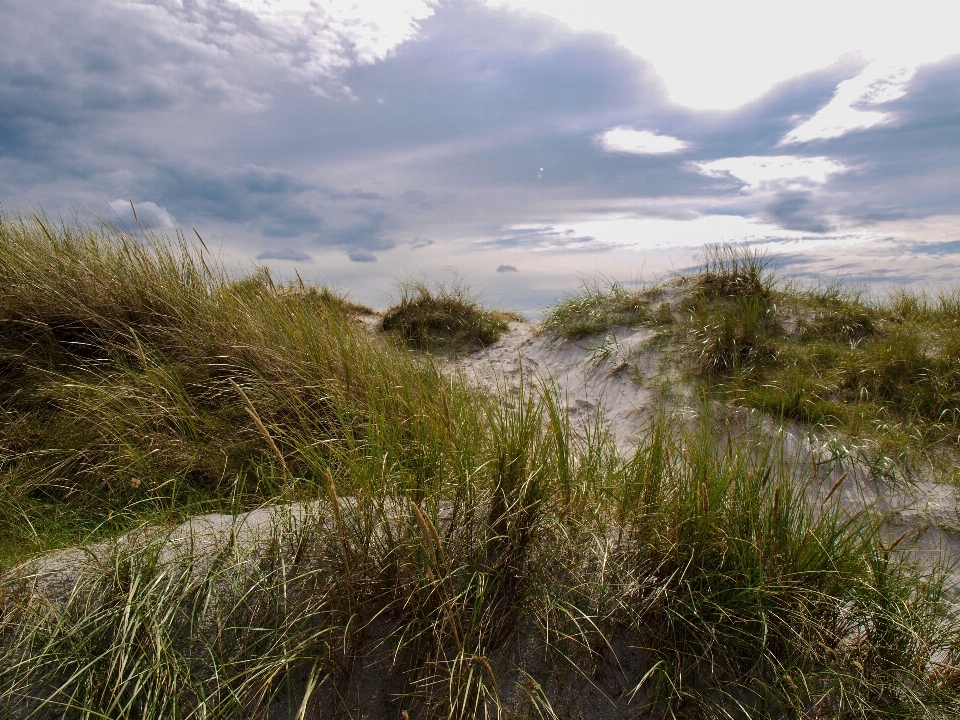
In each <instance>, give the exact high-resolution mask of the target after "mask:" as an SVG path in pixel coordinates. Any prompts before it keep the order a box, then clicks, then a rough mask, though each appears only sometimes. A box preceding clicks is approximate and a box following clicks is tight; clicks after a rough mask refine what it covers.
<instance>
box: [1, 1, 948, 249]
mask: <svg viewBox="0 0 960 720" xmlns="http://www.w3.org/2000/svg"><path fill="white" fill-rule="evenodd" d="M311 18H312V19H310V20H309V22H307V23H306V24H305V25H303V26H302V27H301V26H297V27H292V26H291V27H290V28H286V29H283V28H280V29H278V27H275V26H273V25H270V24H269V23H266V22H264V21H261V20H259V19H258V18H257V17H256V16H255V15H253V14H252V13H250V12H248V11H245V10H241V9H239V8H237V7H234V6H232V5H231V4H230V3H227V2H213V1H212V0H210V1H208V0H194V1H193V2H184V3H178V2H173V0H170V1H169V2H167V1H166V0H156V2H142V3H136V2H133V3H124V4H119V3H113V2H106V1H103V0H101V1H99V2H97V1H94V2H80V1H79V0H48V1H46V2H42V3H22V2H15V1H14V0H0V198H2V199H9V200H13V201H17V200H18V199H19V198H21V197H24V196H27V197H31V198H32V197H39V198H40V199H41V200H50V201H52V202H55V203H64V204H65V203H69V202H73V201H76V200H79V201H82V202H93V201H95V200H96V198H98V197H103V198H107V199H108V200H110V201H112V199H113V198H125V197H134V198H136V199H137V200H138V202H144V203H147V202H149V203H153V204H154V206H155V207H156V209H157V213H158V214H160V215H162V214H163V213H165V212H166V213H169V214H170V215H172V216H173V217H175V218H177V219H178V220H179V221H181V222H183V223H184V224H185V225H191V224H197V225H199V226H203V224H205V223H206V224H213V225H218V224H219V225H222V226H223V227H225V228H228V229H229V228H238V227H240V228H242V229H243V230H244V231H245V232H247V233H249V234H253V235H254V236H258V237H259V238H260V239H261V242H262V246H263V248H264V252H263V253H261V255H260V257H261V259H289V260H298V261H302V260H303V258H302V257H300V256H299V255H297V253H301V254H303V255H304V256H305V255H306V254H305V253H303V251H300V250H292V249H291V248H296V247H299V246H304V247H314V248H336V249H339V250H342V251H344V252H346V253H347V254H348V255H349V257H350V258H351V259H352V260H355V261H357V262H370V261H373V260H375V259H376V253H381V252H385V251H388V250H390V249H391V248H394V247H411V248H416V247H422V246H423V245H424V244H425V242H427V241H422V240H420V236H421V235H424V234H426V235H433V233H434V230H433V229H431V227H430V225H429V223H433V222H436V223H438V224H442V223H444V222H446V223H449V222H451V221H457V222H472V223H474V225H475V226H476V227H481V228H484V231H485V232H486V235H485V237H486V238H487V240H481V241H480V242H479V243H478V247H487V248H521V249H522V248H553V249H558V250H565V251H575V250H577V251H580V250H589V251H598V250H602V249H606V248H607V247H609V246H608V245H605V244H603V243H601V242H600V241H598V240H596V239H594V238H591V237H579V236H575V234H574V233H572V232H568V231H566V230H562V229H558V228H562V227H563V225H564V221H565V218H564V217H560V216H558V215H557V211H556V210H555V208H557V207H563V208H564V209H565V210H567V211H569V212H575V211H576V212H580V213H581V214H582V215H586V214H589V212H596V213H598V214H599V213H602V212H603V211H604V208H606V207H610V206H611V205H612V204H614V202H615V201H621V202H622V201H625V200H634V199H643V198H650V199H651V202H652V201H654V200H656V201H657V202H659V199H662V198H671V199H679V200H680V201H682V203H683V204H682V207H681V206H677V207H676V209H674V210H671V212H675V213H676V214H677V215H678V216H685V217H686V216H696V215H698V214H740V215H748V216H754V217H757V218H760V219H764V220H766V221H768V222H773V223H776V224H778V225H779V226H780V227H782V228H784V229H788V230H800V231H803V232H809V233H813V234H816V233H823V232H825V231H828V230H829V229H830V228H831V227H832V225H833V223H834V220H833V219H831V218H843V217H850V218H856V219H858V220H862V221H872V220H877V219H883V218H890V217H922V216H925V215H929V214H936V213H944V212H960V193H958V187H960V179H958V172H960V171H958V168H960V140H958V138H960V125H958V118H960V58H952V59H948V60H946V61H943V62H940V63H936V64H933V65H930V66H927V67H925V68H922V69H921V70H920V71H919V72H918V73H917V75H916V76H915V77H914V79H913V80H912V82H911V83H910V84H909V86H908V88H907V92H906V95H905V96H904V97H902V98H900V99H898V100H896V101H893V102H891V103H887V104H886V105H885V106H883V107H882V109H883V110H885V111H888V112H890V113H891V114H892V117H893V118H894V121H893V122H892V123H891V124H889V125H885V126H882V127H875V128H871V129H869V130H862V131H855V132H851V133H848V134H847V135H845V136H843V137H840V138H835V139H832V140H818V141H814V142H809V143H804V144H797V145H790V146H782V145H780V142H781V140H782V139H783V138H784V136H785V135H786V134H787V133H788V132H789V131H790V130H791V129H793V128H795V127H796V126H798V125H799V124H800V123H802V122H803V121H804V120H805V119H807V118H810V117H812V116H813V115H814V114H815V113H816V112H817V111H818V110H819V109H821V108H822V107H824V106H825V105H826V104H827V103H828V102H830V100H831V98H832V97H833V95H834V94H835V92H836V89H837V85H838V84H839V83H841V82H842V81H844V80H846V79H849V78H851V77H854V76H855V75H856V74H857V73H858V72H860V71H861V70H862V68H863V62H862V61H861V60H858V59H856V58H853V57H844V58H841V59H840V60H838V61H837V62H836V63H834V64H833V65H831V66H830V67H827V68H824V69H822V70H819V71H816V72H812V73H807V74H805V75H802V76H799V77H797V78H793V79H791V80H789V81H786V82H783V83H780V84H779V85H777V86H775V87H774V88H772V89H771V90H769V91H768V92H766V93H765V94H764V95H762V96H761V97H759V98H757V99H755V100H754V101H752V102H750V103H748V104H746V105H744V106H742V107H740V108H737V109H735V110H732V111H725V112H715V111H693V110H690V109H687V108H683V107H680V106H677V105H675V104H673V103H672V102H671V101H670V98H669V96H668V94H667V92H666V89H665V87H664V85H663V83H662V82H661V80H660V78H659V76H658V75H657V74H656V72H655V70H654V68H653V67H652V66H651V65H650V64H649V63H648V62H647V61H645V60H643V59H642V58H640V57H637V56H636V55H633V54H632V53H630V52H629V51H627V50H626V49H625V48H623V47H622V46H620V45H618V43H617V42H616V40H615V38H613V37H612V36H607V35H602V34H597V33H575V32H573V31H571V30H570V29H569V28H567V27H565V26H563V25H562V24H560V23H558V22H556V21H554V20H551V19H549V18H546V17H544V16H537V15H534V14H530V13H520V12H514V11H511V10H506V9H497V8H490V7H486V6H485V5H481V4H479V3H477V2H472V1H469V0H467V1H463V2H455V1H450V2H444V3H441V4H439V5H438V6H437V7H436V9H435V13H434V15H433V16H432V17H430V18H428V19H426V20H424V21H422V22H421V23H420V32H419V34H418V35H417V36H416V37H415V38H414V39H412V40H410V41H408V42H406V43H404V44H402V45H400V46H398V47H397V48H396V49H395V50H394V51H393V52H392V53H391V54H390V55H388V56H387V57H386V58H385V59H383V60H382V61H379V62H376V63H372V64H362V63H360V64H358V63H357V62H356V57H355V56H356V52H355V48H354V47H353V46H352V45H351V42H350V41H349V39H348V38H347V36H346V35H345V34H344V33H343V32H341V31H340V30H338V29H337V28H336V27H334V26H333V25H330V24H329V23H327V20H326V19H325V17H324V16H323V15H322V13H321V12H319V11H318V12H317V13H316V16H315V17H314V16H311ZM291 28H292V29H291ZM318 90H320V91H322V92H318ZM618 126H625V127H629V128H633V129H636V130H648V131H651V132H656V133H660V134H665V135H669V136H672V137H676V138H678V139H679V140H682V141H684V142H685V143H687V146H686V147H685V148H684V149H682V150H680V151H679V152H675V153H670V154H663V155H638V154H629V153H622V152H608V151H606V150H604V149H603V147H602V146H601V144H600V143H599V142H598V140H597V138H598V136H599V135H600V134H601V133H603V132H605V131H607V130H610V129H612V128H615V127H618ZM784 154H791V155H797V156H801V157H804V156H806V157H820V156H825V157H828V158H831V159H833V160H835V161H836V162H839V163H842V164H843V165H845V166H846V167H848V168H851V169H850V171H848V172H846V173H843V174H839V175H836V176H834V177H832V178H831V179H830V180H829V181H828V182H827V183H825V184H823V185H822V186H819V187H817V186H810V187H804V188H802V189H800V190H798V189H796V188H795V187H789V186H783V187H779V186H774V187H772V188H771V189H769V191H768V192H765V193H763V194H756V193H753V192H752V190H751V189H750V188H749V187H748V186H747V185H746V184H745V183H744V182H741V181H740V180H737V179H736V178H735V177H732V176H730V175H726V176H721V177H716V176H714V177H711V176H707V175H705V174H703V173H702V172H700V171H699V169H698V165H697V163H704V162H710V161H712V160H716V159H721V158H728V157H741V156H746V155H757V156H773V155H784ZM540 168H543V171H542V173H541V172H540ZM540 175H542V177H538V176H540ZM545 208H550V209H549V210H547V209H545ZM658 212H663V213H666V212H667V210H662V211H658ZM524 226H526V227H524ZM518 227H519V228H520V229H517V228H518ZM414 237H417V239H416V240H413V239H412V238H414ZM435 237H439V236H435ZM278 239H281V240H278ZM274 245H276V247H273V246H274ZM268 247H269V248H270V249H267V248H268Z"/></svg>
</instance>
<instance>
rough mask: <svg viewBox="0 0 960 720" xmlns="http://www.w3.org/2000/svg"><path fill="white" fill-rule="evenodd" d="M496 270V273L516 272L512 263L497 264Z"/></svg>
mask: <svg viewBox="0 0 960 720" xmlns="http://www.w3.org/2000/svg"><path fill="white" fill-rule="evenodd" d="M497 272H498V273H515V272H517V269H516V268H515V267H514V266H513V265H498V266H497Z"/></svg>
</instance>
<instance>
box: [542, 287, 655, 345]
mask: <svg viewBox="0 0 960 720" xmlns="http://www.w3.org/2000/svg"><path fill="white" fill-rule="evenodd" d="M661 294H662V293H661V292H659V291H658V290H657V289H652V290H651V289H642V290H636V291H630V290H627V289H626V288H625V287H624V286H623V285H621V284H620V283H617V282H612V283H610V284H609V285H607V286H606V287H604V286H603V285H602V284H601V283H600V282H598V281H593V282H591V281H587V282H585V283H584V284H583V287H582V289H581V291H580V292H579V293H577V294H576V295H573V296H571V297H569V298H566V299H565V300H563V301H561V302H560V303H558V304H557V305H556V306H555V307H553V308H551V310H550V312H549V313H548V314H547V316H546V317H545V318H544V320H543V322H542V323H541V325H540V327H541V330H543V331H545V332H550V333H554V334H556V335H557V336H559V337H563V338H566V339H568V340H579V339H580V338H583V337H586V336H588V335H595V334H598V333H602V332H606V331H607V330H610V329H612V328H615V327H617V326H623V325H627V326H630V325H640V324H647V323H655V324H661V325H669V324H670V323H671V322H672V321H673V317H672V314H671V311H670V309H669V306H667V305H663V304H661V305H658V306H656V307H652V306H651V304H652V303H653V301H655V300H656V299H657V298H658V297H659V296H660V295H661Z"/></svg>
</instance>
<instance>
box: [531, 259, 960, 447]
mask: <svg viewBox="0 0 960 720" xmlns="http://www.w3.org/2000/svg"><path fill="white" fill-rule="evenodd" d="M645 296H646V297H664V296H667V297H668V301H661V303H660V307H659V309H658V312H659V313H662V314H663V315H664V316H667V317H670V318H672V319H673V323H672V324H671V325H664V324H663V323H660V322H658V321H657V318H656V317H655V316H654V315H653V314H652V313H651V311H650V308H649V305H647V306H646V310H645V311H639V312H633V313H632V314H624V313H623V311H622V307H623V302H624V297H625V295H624V292H623V291H622V289H620V288H618V287H617V286H615V285H614V286H612V287H611V288H610V290H609V291H604V290H598V289H596V288H594V289H589V290H587V291H585V292H584V293H582V294H581V295H579V296H577V297H574V298H571V299H569V300H567V301H565V302H564V303H561V304H560V305H558V306H557V307H556V308H554V309H553V310H552V311H551V312H550V313H549V314H548V315H547V317H546V319H545V321H544V327H545V328H547V329H550V330H553V331H554V332H557V333H558V334H560V335H563V336H566V337H578V336H580V335H581V334H582V333H583V332H585V331H586V330H589V331H591V332H594V331H599V330H601V329H602V330H606V329H607V327H608V326H610V325H611V324H626V325H634V326H636V325H646V326H649V327H652V328H654V329H655V330H656V331H657V333H658V334H659V337H660V344H661V345H662V346H666V347H669V348H671V356H672V357H674V358H677V359H678V360H679V363H678V364H679V366H680V367H681V368H682V369H685V370H687V371H691V372H692V375H693V376H694V377H695V378H696V379H698V381H699V382H700V383H702V384H703V385H704V386H706V387H709V388H711V389H712V390H713V391H714V392H715V393H716V394H717V396H718V397H721V398H725V399H727V400H732V401H734V402H736V403H738V404H741V405H745V406H747V407H753V408H758V409H761V410H764V411H766V412H768V413H770V414H772V415H774V416H776V417H779V418H786V419H789V420H797V421H801V422H804V423H808V424H810V425H811V426H813V427H816V428H820V429H823V430H826V431H828V432H831V433H838V434H841V435H846V436H852V437H854V438H857V439H858V440H861V441H866V442H868V443H871V444H872V445H873V446H874V447H875V450H876V452H877V453H880V454H890V455H893V456H896V457H898V458H899V459H907V458H910V457H913V458H916V457H920V456H927V457H929V456H930V453H931V452H932V453H933V454H934V455H935V454H937V453H942V452H944V451H946V452H947V454H948V456H949V455H950V454H951V453H953V452H955V451H956V450H957V447H958V445H960V299H958V296H957V294H956V292H953V293H951V292H947V293H942V294H940V295H938V296H936V297H931V296H927V295H923V294H911V293H908V292H906V291H903V290H901V291H897V292H893V293H891V294H890V295H888V296H887V297H885V298H868V297H866V296H864V294H863V293H861V292H858V291H856V290H850V289H846V288H844V287H843V286H841V285H839V284H833V285H828V286H820V287H801V286H799V285H797V284H796V283H792V282H788V281H786V280H784V279H782V278H780V277H778V276H777V275H776V274H775V273H774V272H773V270H772V267H771V264H770V259H769V258H765V257H762V256H758V255H755V254H751V253H750V252H747V251H743V250H741V249H739V248H730V247H720V248H717V249H714V250H713V251H711V252H709V253H708V255H707V258H706V260H705V262H704V265H703V267H702V269H701V270H700V271H699V272H695V273H692V274H690V275H686V276H681V277H678V278H674V279H673V280H671V281H670V282H669V283H668V284H662V285H658V286H654V287H651V288H648V289H647V290H646V291H645V294H643V293H636V294H634V295H633V296H631V297H632V298H637V300H638V301H642V298H643V297H645ZM579 307H590V308H592V310H591V311H590V312H591V313H592V314H593V316H595V317H600V318H604V320H603V321H602V322H599V323H597V324H595V325H589V326H587V325H584V322H583V320H582V317H580V316H579V315H577V313H576V312H572V311H573V310H574V309H575V308H579Z"/></svg>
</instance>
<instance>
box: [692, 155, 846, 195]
mask: <svg viewBox="0 0 960 720" xmlns="http://www.w3.org/2000/svg"><path fill="white" fill-rule="evenodd" d="M698 167H699V168H700V171H701V172H702V173H704V174H705V175H709V176H711V177H723V176H724V175H732V176H733V177H735V178H737V179H738V180H742V181H743V182H744V183H746V184H747V187H748V188H749V189H751V190H757V189H762V188H764V187H768V186H771V185H776V186H778V187H797V186H807V185H811V184H823V183H825V182H826V181H827V178H829V177H830V176H831V175H836V174H838V173H842V172H846V170H847V168H845V167H844V166H843V165H841V164H840V163H838V162H836V161H834V160H831V159H830V158H826V157H794V156H792V155H774V156H765V157H758V156H748V157H731V158H723V159H721V160H714V161H712V162H707V163H699V164H698Z"/></svg>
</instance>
